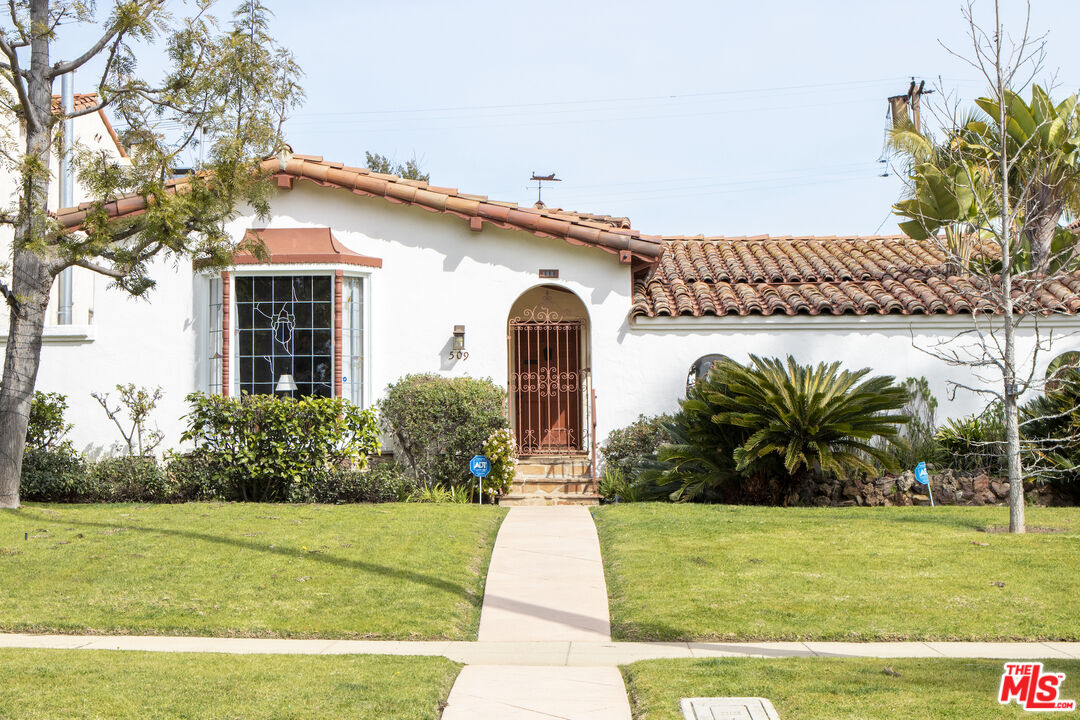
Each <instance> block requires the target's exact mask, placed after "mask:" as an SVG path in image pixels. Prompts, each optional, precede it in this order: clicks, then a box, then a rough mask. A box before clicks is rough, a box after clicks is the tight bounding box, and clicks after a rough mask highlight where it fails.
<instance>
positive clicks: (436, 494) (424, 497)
mask: <svg viewBox="0 0 1080 720" xmlns="http://www.w3.org/2000/svg"><path fill="white" fill-rule="evenodd" d="M471 500H472V493H471V491H470V490H469V488H468V487H466V486H464V485H462V486H460V487H443V486H441V485H432V486H431V487H423V486H420V487H418V488H416V490H414V491H413V492H412V494H411V495H409V498H408V502H414V503H458V504H461V505H464V504H466V503H468V502H471Z"/></svg>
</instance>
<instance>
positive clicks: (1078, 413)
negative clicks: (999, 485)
mask: <svg viewBox="0 0 1080 720" xmlns="http://www.w3.org/2000/svg"><path fill="white" fill-rule="evenodd" d="M1075 362H1076V358H1075V354H1073V353H1066V354H1065V355H1063V356H1059V357H1057V358H1055V359H1054V361H1053V362H1052V363H1051V364H1050V370H1049V371H1048V372H1047V379H1048V381H1047V383H1046V385H1045V394H1043V395H1041V396H1039V397H1036V398H1033V399H1032V400H1030V401H1029V402H1027V403H1025V404H1024V405H1023V406H1022V407H1021V408H1020V413H1019V415H1020V433H1021V450H1022V452H1023V467H1024V473H1025V475H1027V476H1029V477H1032V478H1033V479H1035V480H1038V481H1041V482H1048V483H1052V484H1054V485H1056V486H1059V487H1066V486H1075V485H1076V484H1077V481H1078V480H1080V371H1078V370H1077V368H1076V366H1075V365H1074V364H1073V363H1075ZM1002 462H1003V463H1004V458H1003V459H1002Z"/></svg>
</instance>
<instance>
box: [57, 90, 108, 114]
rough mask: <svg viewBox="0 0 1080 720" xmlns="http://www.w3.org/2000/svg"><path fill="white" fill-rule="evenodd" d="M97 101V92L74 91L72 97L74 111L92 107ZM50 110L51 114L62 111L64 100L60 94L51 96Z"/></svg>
mask: <svg viewBox="0 0 1080 720" xmlns="http://www.w3.org/2000/svg"><path fill="white" fill-rule="evenodd" d="M98 102H99V100H98V94H97V93H75V95H74V97H72V105H74V106H75V112H80V111H82V110H86V109H87V108H92V107H94V106H95V105H97V104H98ZM52 111H53V114H55V115H59V114H60V113H62V112H64V100H63V98H62V97H61V96H60V95H53V96H52Z"/></svg>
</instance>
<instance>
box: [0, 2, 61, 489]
mask: <svg viewBox="0 0 1080 720" xmlns="http://www.w3.org/2000/svg"><path fill="white" fill-rule="evenodd" d="M48 27H49V3H48V0H32V2H31V3H30V28H31V32H32V33H33V35H32V38H31V41H30V67H29V70H28V72H27V76H26V80H25V82H26V86H25V89H26V96H27V100H28V104H29V106H30V107H29V108H27V110H26V111H24V112H27V118H26V156H25V158H24V161H23V163H22V176H21V178H20V188H19V190H20V198H19V218H18V221H17V223H16V225H15V236H14V239H13V243H14V245H13V262H12V285H11V290H12V293H13V294H14V296H15V299H14V301H11V300H9V303H8V304H9V305H10V306H11V313H10V318H11V319H10V327H9V328H8V342H7V349H6V351H5V357H4V378H3V381H2V382H0V507H9V508H11V507H18V506H19V479H20V475H21V473H22V456H23V449H24V448H25V447H26V425H27V422H28V421H29V418H30V403H31V401H32V400H33V395H34V384H35V383H36V382H37V372H38V365H39V364H40V361H41V334H42V331H43V330H44V328H45V309H46V307H47V306H48V304H49V290H50V288H51V287H52V282H53V277H54V268H53V264H52V258H47V257H45V256H44V255H43V254H44V253H47V252H48V249H47V248H48V245H47V242H46V241H47V239H48V233H49V224H48V220H49V218H48V211H49V207H48V200H49V196H48V191H49V180H50V176H49V157H50V148H51V144H52V143H51V140H52V127H53V124H54V122H55V119H54V118H53V115H52V79H51V78H50V77H48V72H49V70H50V66H49V43H50V34H49V33H48V32H46V31H45V30H43V28H48ZM16 82H21V80H20V79H18V78H16ZM39 253H42V254H39Z"/></svg>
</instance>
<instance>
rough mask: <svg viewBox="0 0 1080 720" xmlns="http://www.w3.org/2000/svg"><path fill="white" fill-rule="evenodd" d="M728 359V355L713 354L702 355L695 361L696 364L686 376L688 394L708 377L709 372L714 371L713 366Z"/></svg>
mask: <svg viewBox="0 0 1080 720" xmlns="http://www.w3.org/2000/svg"><path fill="white" fill-rule="evenodd" d="M727 359H728V356H727V355H721V354H719V353H711V354H709V355H702V356H701V357H699V358H698V359H697V360H695V361H694V364H693V365H691V366H690V372H688V373H687V374H686V392H690V390H691V389H693V387H694V386H695V385H697V382H698V380H701V379H702V378H703V377H705V376H706V375H708V374H709V371H710V370H712V366H713V365H715V364H716V363H718V362H720V361H721V360H727Z"/></svg>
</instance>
